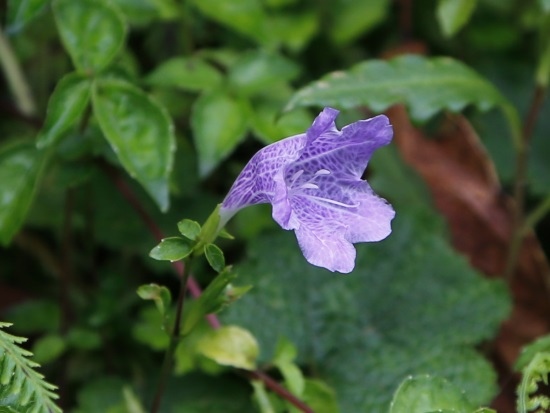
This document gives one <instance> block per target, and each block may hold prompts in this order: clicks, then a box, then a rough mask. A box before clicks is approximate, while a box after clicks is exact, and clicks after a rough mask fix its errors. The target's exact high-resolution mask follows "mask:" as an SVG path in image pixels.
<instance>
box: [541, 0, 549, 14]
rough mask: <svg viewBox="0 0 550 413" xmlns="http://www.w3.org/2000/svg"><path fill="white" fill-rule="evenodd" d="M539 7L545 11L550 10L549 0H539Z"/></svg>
mask: <svg viewBox="0 0 550 413" xmlns="http://www.w3.org/2000/svg"><path fill="white" fill-rule="evenodd" d="M539 4H540V7H542V10H544V12H545V13H549V12H550V0H539Z"/></svg>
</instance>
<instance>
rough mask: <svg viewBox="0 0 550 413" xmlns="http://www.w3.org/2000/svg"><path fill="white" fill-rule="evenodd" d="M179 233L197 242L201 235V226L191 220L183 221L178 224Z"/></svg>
mask: <svg viewBox="0 0 550 413" xmlns="http://www.w3.org/2000/svg"><path fill="white" fill-rule="evenodd" d="M178 231H179V232H180V234H181V235H183V236H184V237H186V238H189V239H190V240H191V241H195V240H196V239H197V237H198V236H199V234H200V233H201V226H200V224H199V223H198V222H197V221H193V220H191V219H182V220H181V221H180V222H178Z"/></svg>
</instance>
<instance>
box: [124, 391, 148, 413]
mask: <svg viewBox="0 0 550 413" xmlns="http://www.w3.org/2000/svg"><path fill="white" fill-rule="evenodd" d="M122 394H123V396H124V404H125V407H126V410H127V413H145V408H144V407H143V405H142V403H141V400H140V399H139V397H138V396H137V395H136V393H135V392H134V390H133V389H132V388H131V387H130V386H124V388H123V390H122Z"/></svg>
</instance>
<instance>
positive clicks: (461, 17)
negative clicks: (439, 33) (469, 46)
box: [437, 0, 477, 37]
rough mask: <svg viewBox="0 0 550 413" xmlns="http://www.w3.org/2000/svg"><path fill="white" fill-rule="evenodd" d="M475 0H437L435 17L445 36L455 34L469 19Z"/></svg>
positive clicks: (475, 3) (474, 6)
mask: <svg viewBox="0 0 550 413" xmlns="http://www.w3.org/2000/svg"><path fill="white" fill-rule="evenodd" d="M476 5H477V0H439V3H438V4H437V19H438V20H439V25H440V26H441V29H442V30H443V33H444V34H445V36H447V37H451V36H453V35H454V34H456V33H457V32H458V31H459V30H460V29H461V28H462V27H463V26H464V25H465V24H466V23H468V20H470V17H471V16H472V13H473V12H474V10H475V8H476Z"/></svg>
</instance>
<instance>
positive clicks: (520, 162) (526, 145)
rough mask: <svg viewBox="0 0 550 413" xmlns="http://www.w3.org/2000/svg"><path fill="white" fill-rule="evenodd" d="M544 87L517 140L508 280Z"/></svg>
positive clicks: (517, 248)
mask: <svg viewBox="0 0 550 413" xmlns="http://www.w3.org/2000/svg"><path fill="white" fill-rule="evenodd" d="M544 95H545V88H544V87H542V86H537V87H536V89H535V93H534V95H533V99H532V101H531V107H530V108H529V112H528V113H527V117H526V118H525V122H524V125H523V131H522V139H521V140H520V142H519V145H518V148H517V154H516V176H515V179H514V201H515V213H514V222H513V232H512V239H511V241H510V246H509V250H508V259H507V262H506V268H505V270H504V277H505V278H506V279H507V280H508V281H510V280H511V279H512V277H513V275H514V272H515V269H516V266H517V262H518V259H519V255H520V251H521V246H522V244H523V236H524V214H525V211H524V209H525V186H526V181H527V166H528V160H529V150H530V146H531V137H532V135H533V130H534V128H535V124H536V121H537V118H538V115H539V113H540V109H541V107H542V104H543V102H544Z"/></svg>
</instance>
